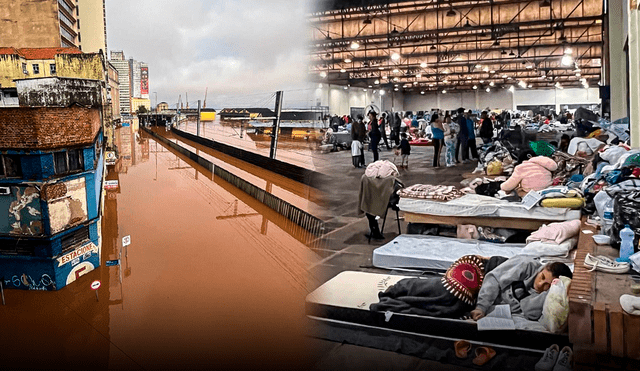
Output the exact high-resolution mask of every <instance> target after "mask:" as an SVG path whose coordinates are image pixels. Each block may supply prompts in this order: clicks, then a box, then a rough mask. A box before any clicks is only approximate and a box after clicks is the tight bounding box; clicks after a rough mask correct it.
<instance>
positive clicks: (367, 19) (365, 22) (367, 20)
mask: <svg viewBox="0 0 640 371" xmlns="http://www.w3.org/2000/svg"><path fill="white" fill-rule="evenodd" d="M362 23H363V24H371V18H369V17H367V18H366V19H365V20H364V21H362Z"/></svg>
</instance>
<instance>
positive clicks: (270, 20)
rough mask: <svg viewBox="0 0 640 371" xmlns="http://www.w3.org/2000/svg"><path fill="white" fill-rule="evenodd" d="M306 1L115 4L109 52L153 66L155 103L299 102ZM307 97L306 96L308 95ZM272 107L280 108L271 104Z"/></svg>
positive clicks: (120, 0)
mask: <svg viewBox="0 0 640 371" xmlns="http://www.w3.org/2000/svg"><path fill="white" fill-rule="evenodd" d="M306 5H307V3H306V0H264V1H260V0H180V1H175V0H107V1H106V6H107V8H106V16H107V47H108V48H109V50H123V51H124V53H125V57H126V58H127V59H129V58H134V59H136V60H138V61H142V62H146V63H147V64H148V65H149V92H150V98H151V104H152V105H155V103H156V102H155V101H156V99H155V95H154V94H153V92H157V100H158V102H162V101H166V102H168V103H169V104H170V105H172V104H175V102H177V100H178V95H179V94H182V100H183V102H184V100H185V92H187V93H188V94H189V101H190V102H194V101H197V100H198V99H201V100H202V99H204V94H205V88H207V87H208V88H209V92H208V96H207V107H214V108H222V106H231V105H233V104H234V103H235V105H237V106H247V105H253V104H259V103H262V102H263V101H266V100H268V99H269V97H270V96H271V95H272V94H273V92H275V91H276V90H285V102H286V101H287V98H289V99H288V100H289V101H290V102H291V101H293V100H294V99H296V95H297V94H296V93H294V92H296V91H298V92H299V91H301V90H300V89H303V88H304V84H305V76H306V64H305V63H306V62H305V55H306V53H305V45H306V37H307V35H308V30H307V28H306V22H305V15H306V14H307V8H306ZM303 95H304V94H303ZM267 105H268V106H271V105H273V103H271V102H270V103H267Z"/></svg>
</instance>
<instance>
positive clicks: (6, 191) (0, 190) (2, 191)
mask: <svg viewBox="0 0 640 371" xmlns="http://www.w3.org/2000/svg"><path fill="white" fill-rule="evenodd" d="M10 194H11V189H10V188H9V187H0V196H6V195H10Z"/></svg>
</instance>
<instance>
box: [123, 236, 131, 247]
mask: <svg viewBox="0 0 640 371" xmlns="http://www.w3.org/2000/svg"><path fill="white" fill-rule="evenodd" d="M130 244H131V236H124V237H122V247H125V246H129V245H130Z"/></svg>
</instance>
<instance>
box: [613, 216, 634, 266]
mask: <svg viewBox="0 0 640 371" xmlns="http://www.w3.org/2000/svg"><path fill="white" fill-rule="evenodd" d="M633 237H634V233H633V230H632V229H631V228H630V227H629V224H627V225H625V226H624V229H622V230H621V231H620V257H619V258H618V259H616V261H617V262H628V261H629V257H630V256H631V255H632V254H633Z"/></svg>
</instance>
